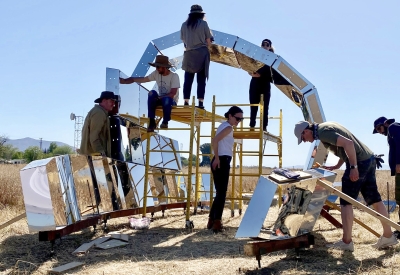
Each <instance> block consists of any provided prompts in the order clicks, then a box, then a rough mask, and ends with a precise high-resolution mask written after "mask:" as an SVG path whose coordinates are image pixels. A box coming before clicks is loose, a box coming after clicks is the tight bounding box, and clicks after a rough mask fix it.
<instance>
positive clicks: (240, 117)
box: [233, 116, 243, 121]
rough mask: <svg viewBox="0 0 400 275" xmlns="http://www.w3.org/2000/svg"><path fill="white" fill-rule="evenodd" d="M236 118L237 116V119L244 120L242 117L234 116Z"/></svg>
mask: <svg viewBox="0 0 400 275" xmlns="http://www.w3.org/2000/svg"><path fill="white" fill-rule="evenodd" d="M233 117H234V118H236V121H242V120H243V118H242V117H237V116H233Z"/></svg>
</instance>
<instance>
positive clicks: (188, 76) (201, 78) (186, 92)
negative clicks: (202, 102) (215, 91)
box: [183, 69, 206, 99]
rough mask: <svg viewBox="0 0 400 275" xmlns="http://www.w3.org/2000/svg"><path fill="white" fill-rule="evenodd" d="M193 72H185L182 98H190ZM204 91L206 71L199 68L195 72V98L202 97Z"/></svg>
mask: <svg viewBox="0 0 400 275" xmlns="http://www.w3.org/2000/svg"><path fill="white" fill-rule="evenodd" d="M194 75H195V74H194V73H188V72H185V82H184V83H183V98H184V99H190V93H191V91H192V84H193V80H194ZM205 93H206V72H205V70H204V69H203V70H201V71H200V72H198V73H197V99H199V98H200V99H204V94H205Z"/></svg>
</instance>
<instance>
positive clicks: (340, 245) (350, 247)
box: [326, 240, 354, 252]
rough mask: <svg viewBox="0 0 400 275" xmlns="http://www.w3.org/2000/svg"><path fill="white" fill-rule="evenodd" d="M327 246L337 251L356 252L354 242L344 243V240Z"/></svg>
mask: <svg viewBox="0 0 400 275" xmlns="http://www.w3.org/2000/svg"><path fill="white" fill-rule="evenodd" d="M326 246H327V247H330V248H333V249H337V250H343V251H351V252H353V251H354V244H353V242H350V243H345V242H343V240H340V241H337V242H335V243H333V244H327V245H326Z"/></svg>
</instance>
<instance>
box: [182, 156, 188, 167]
mask: <svg viewBox="0 0 400 275" xmlns="http://www.w3.org/2000/svg"><path fill="white" fill-rule="evenodd" d="M181 162H182V166H188V165H189V161H188V159H187V158H185V157H181Z"/></svg>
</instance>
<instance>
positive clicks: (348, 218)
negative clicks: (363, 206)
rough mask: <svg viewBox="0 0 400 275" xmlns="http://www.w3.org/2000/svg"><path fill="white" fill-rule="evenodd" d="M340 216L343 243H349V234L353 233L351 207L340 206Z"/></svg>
mask: <svg viewBox="0 0 400 275" xmlns="http://www.w3.org/2000/svg"><path fill="white" fill-rule="evenodd" d="M341 209H342V212H341V216H342V224H343V242H344V243H347V244H348V243H350V242H351V241H352V239H351V234H352V231H353V219H354V214H353V206H352V205H351V204H349V205H341Z"/></svg>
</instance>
